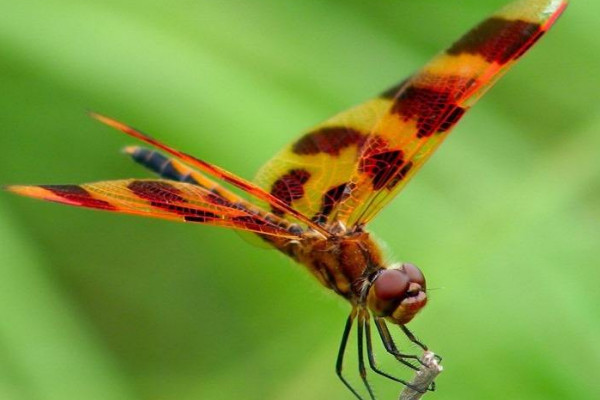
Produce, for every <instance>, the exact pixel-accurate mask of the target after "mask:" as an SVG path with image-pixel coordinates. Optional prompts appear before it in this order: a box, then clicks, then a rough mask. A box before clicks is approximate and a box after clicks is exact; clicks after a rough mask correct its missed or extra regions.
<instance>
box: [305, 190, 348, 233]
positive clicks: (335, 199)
mask: <svg viewBox="0 0 600 400" xmlns="http://www.w3.org/2000/svg"><path fill="white" fill-rule="evenodd" d="M351 191H352V183H342V184H341V185H338V186H334V187H332V188H331V189H329V190H328V191H327V192H325V194H324V195H323V198H322V200H321V208H320V209H319V212H318V213H317V214H315V216H314V217H313V218H312V219H313V221H315V222H317V223H319V224H324V223H325V222H327V217H329V215H330V214H331V212H332V211H333V209H334V208H335V206H337V205H338V204H339V203H340V202H341V201H343V200H344V199H346V198H348V196H349V195H350V192H351Z"/></svg>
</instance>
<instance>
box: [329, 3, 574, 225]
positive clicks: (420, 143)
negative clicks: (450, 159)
mask: <svg viewBox="0 0 600 400" xmlns="http://www.w3.org/2000/svg"><path fill="white" fill-rule="evenodd" d="M566 6H567V2H566V1H565V0H517V1H515V2H513V3H511V4H509V5H507V6H506V7H504V8H502V9H501V10H500V11H499V12H497V13H496V14H494V15H492V16H491V17H489V18H487V19H486V20H484V21H482V22H481V23H480V24H479V25H477V26H476V27H475V28H473V29H472V30H470V31H469V32H467V34H465V35H464V36H463V37H462V38H461V39H459V40H458V41H457V42H455V43H454V44H453V45H452V46H451V47H450V48H449V49H447V50H446V51H445V52H443V53H441V54H440V55H438V56H437V57H435V58H434V59H433V60H431V61H430V62H429V63H428V64H427V65H425V67H424V68H423V69H421V70H420V71H419V72H417V73H416V74H414V75H413V76H412V77H411V78H409V79H408V80H407V81H405V82H404V83H402V84H401V85H400V86H399V87H398V88H396V89H395V90H390V91H388V92H386V93H384V95H383V96H382V98H381V101H382V102H385V103H386V104H387V106H388V111H387V112H386V113H385V115H384V116H383V117H382V118H381V119H380V120H379V121H378V122H377V123H376V124H375V125H374V126H373V128H372V129H371V132H370V135H369V139H368V140H367V142H366V143H365V145H364V147H363V149H362V152H361V155H360V159H359V161H358V165H357V169H356V171H355V173H354V175H353V177H352V178H351V180H350V184H351V185H352V187H353V190H352V192H351V195H350V196H348V198H347V199H346V200H345V201H343V203H342V204H341V205H340V206H339V208H338V210H337V215H336V218H338V219H339V220H340V221H342V222H344V223H345V224H347V225H348V226H362V225H364V224H366V223H368V222H369V221H370V220H371V219H372V218H373V217H374V216H375V215H376V214H377V213H378V212H379V211H380V210H381V209H382V208H383V207H384V206H385V205H386V204H387V203H388V202H389V201H390V200H391V199H392V198H393V197H394V196H395V195H396V194H397V193H398V192H399V191H400V190H402V188H404V186H405V185H406V183H407V182H408V181H409V180H410V179H411V178H412V176H414V174H415V173H416V172H417V171H418V169H419V168H420V167H421V166H422V165H423V164H424V163H425V162H426V161H427V160H428V159H429V157H430V156H431V154H433V152H434V151H435V150H436V149H437V148H438V146H439V145H440V144H441V143H442V141H443V140H444V139H445V138H446V137H447V136H448V134H449V133H450V131H451V130H452V128H453V127H454V125H455V124H456V123H457V122H458V120H459V119H460V118H461V117H462V116H463V115H464V113H465V112H466V111H468V110H469V109H470V108H471V107H472V106H473V104H475V102H476V101H477V100H478V99H479V98H480V97H481V96H482V95H483V94H484V93H485V92H486V91H487V90H488V89H489V88H490V87H491V86H492V85H493V84H494V83H495V82H496V81H497V80H498V79H499V78H500V77H501V76H502V75H503V74H504V73H505V72H506V71H507V70H508V69H509V68H510V67H511V66H512V65H513V64H514V63H515V62H516V61H517V60H518V59H519V58H520V57H521V56H522V55H523V54H524V53H525V52H526V51H527V50H529V49H530V48H531V46H532V45H533V44H534V43H535V42H536V41H537V40H538V39H539V38H540V37H541V36H542V35H543V34H544V33H545V32H546V31H547V30H548V29H549V28H550V27H551V26H552V24H553V23H554V22H555V21H556V19H557V18H558V17H559V16H560V14H561V13H562V12H563V11H564V9H565V7H566Z"/></svg>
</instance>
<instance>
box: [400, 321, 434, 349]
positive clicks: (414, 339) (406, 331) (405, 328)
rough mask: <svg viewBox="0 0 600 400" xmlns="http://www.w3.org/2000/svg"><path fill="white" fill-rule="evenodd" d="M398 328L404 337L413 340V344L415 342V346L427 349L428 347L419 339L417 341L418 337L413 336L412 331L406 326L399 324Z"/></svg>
mask: <svg viewBox="0 0 600 400" xmlns="http://www.w3.org/2000/svg"><path fill="white" fill-rule="evenodd" d="M400 329H402V332H404V334H405V335H406V337H408V339H409V340H410V341H411V342H413V343H414V344H416V345H417V346H419V347H420V348H422V349H423V351H427V350H429V348H427V346H426V345H425V344H423V343H422V342H421V341H419V339H417V338H416V337H415V335H413V333H412V332H411V331H410V330H409V329H408V328H407V327H406V325H400Z"/></svg>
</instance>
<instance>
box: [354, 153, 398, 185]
mask: <svg viewBox="0 0 600 400" xmlns="http://www.w3.org/2000/svg"><path fill="white" fill-rule="evenodd" d="M403 164H404V153H403V152H402V150H389V151H384V152H379V153H373V154H368V155H366V156H364V157H363V158H361V160H360V163H359V168H360V171H361V172H363V173H365V174H367V176H369V178H370V179H371V183H372V184H373V190H379V189H381V188H383V187H384V186H385V185H386V184H387V183H388V181H389V180H390V179H392V178H393V177H394V176H395V174H396V173H397V172H398V171H399V170H400V168H402V165H403Z"/></svg>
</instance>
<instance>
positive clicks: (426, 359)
mask: <svg viewBox="0 0 600 400" xmlns="http://www.w3.org/2000/svg"><path fill="white" fill-rule="evenodd" d="M421 361H423V364H425V365H423V366H421V369H420V370H419V371H417V374H416V375H415V377H414V379H413V380H412V382H411V384H412V386H414V387H417V388H419V389H421V391H422V392H423V393H421V392H418V391H416V390H413V389H411V388H409V387H408V386H406V387H405V388H404V390H402V393H400V397H399V398H398V400H418V399H420V398H421V397H422V396H423V395H424V394H425V393H426V391H427V388H429V387H430V386H431V384H432V383H433V380H434V379H435V378H436V376H438V375H439V374H440V373H441V372H442V370H443V368H442V366H441V365H440V364H439V363H438V359H437V358H436V357H435V354H433V353H432V352H431V351H426V352H425V353H424V354H423V357H421Z"/></svg>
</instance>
